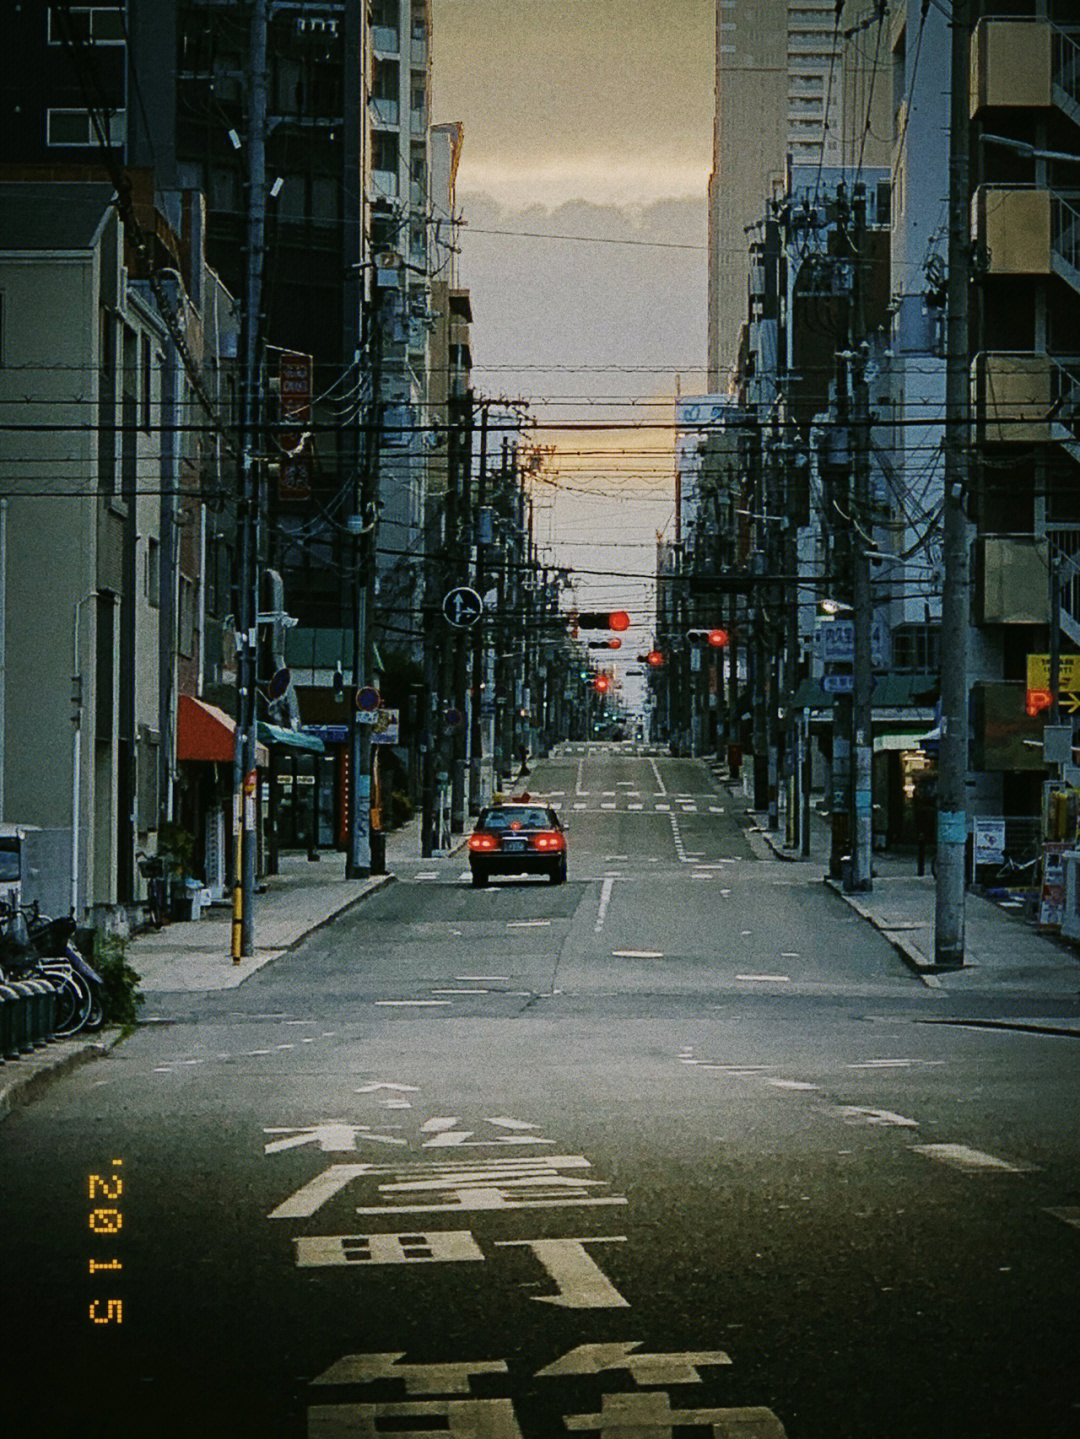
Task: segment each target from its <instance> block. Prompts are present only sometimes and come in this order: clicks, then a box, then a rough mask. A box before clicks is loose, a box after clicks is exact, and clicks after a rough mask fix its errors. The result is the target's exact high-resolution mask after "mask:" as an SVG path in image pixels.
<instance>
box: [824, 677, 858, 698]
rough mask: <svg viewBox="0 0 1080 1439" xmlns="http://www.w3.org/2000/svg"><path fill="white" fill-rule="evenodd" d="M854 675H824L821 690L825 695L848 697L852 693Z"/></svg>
mask: <svg viewBox="0 0 1080 1439" xmlns="http://www.w3.org/2000/svg"><path fill="white" fill-rule="evenodd" d="M854 680H855V677H854V675H845V674H839V675H824V676H823V677H822V681H821V688H822V689H823V690H824V691H825V693H826V694H827V695H849V694H851V693H852V692H853V691H854V688H855V683H854Z"/></svg>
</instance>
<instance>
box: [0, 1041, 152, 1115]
mask: <svg viewBox="0 0 1080 1439" xmlns="http://www.w3.org/2000/svg"><path fill="white" fill-rule="evenodd" d="M123 1038H124V1034H123V1031H117V1033H116V1034H115V1035H114V1036H112V1037H111V1038H109V1039H96V1040H88V1041H87V1042H86V1043H82V1042H80V1041H77V1040H76V1041H72V1042H73V1043H75V1044H76V1045H77V1048H75V1049H73V1050H69V1051H68V1052H67V1053H66V1054H61V1055H58V1056H57V1057H56V1059H55V1060H53V1061H52V1063H48V1062H45V1063H44V1064H43V1065H42V1067H41V1068H39V1069H35V1070H33V1071H32V1073H29V1074H23V1075H19V1074H14V1075H13V1077H12V1080H11V1082H10V1083H8V1084H4V1085H3V1086H2V1087H0V1120H2V1119H6V1118H7V1116H8V1115H9V1114H10V1113H11V1111H12V1110H13V1109H15V1108H16V1107H17V1106H19V1105H23V1104H29V1103H30V1102H31V1101H32V1100H34V1099H36V1098H37V1097H38V1095H39V1094H42V1093H44V1091H45V1090H46V1089H47V1088H48V1087H49V1085H50V1084H52V1083H53V1082H54V1081H55V1080H57V1079H62V1078H63V1076H64V1075H65V1074H70V1073H71V1071H72V1070H73V1069H78V1068H79V1067H80V1066H81V1065H83V1064H86V1063H87V1062H88V1061H89V1060H91V1059H101V1058H102V1057H103V1056H104V1055H106V1054H108V1053H110V1051H111V1050H113V1049H115V1048H116V1046H117V1045H118V1044H119V1043H120V1042H121V1040H122V1039H123ZM55 1043H57V1044H63V1043H65V1041H64V1040H56V1041H55ZM38 1053H39V1054H40V1059H41V1060H42V1061H47V1056H46V1055H45V1054H44V1053H43V1052H38ZM34 1057H35V1056H34V1055H26V1056H25V1058H26V1059H29V1060H30V1061H31V1062H33V1059H34ZM13 1062H14V1063H16V1064H18V1063H22V1062H23V1061H21V1060H15V1061H13ZM5 1068H6V1062H5ZM0 1073H2V1071H0Z"/></svg>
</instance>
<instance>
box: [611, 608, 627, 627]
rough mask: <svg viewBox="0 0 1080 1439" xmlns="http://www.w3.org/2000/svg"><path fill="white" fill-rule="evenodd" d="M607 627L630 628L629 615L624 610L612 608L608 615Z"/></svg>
mask: <svg viewBox="0 0 1080 1439" xmlns="http://www.w3.org/2000/svg"><path fill="white" fill-rule="evenodd" d="M607 622H608V629H611V630H628V629H629V628H630V616H629V615H628V614H627V613H626V611H625V610H612V612H611V614H609V615H608V620H607Z"/></svg>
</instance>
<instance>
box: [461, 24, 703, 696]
mask: <svg viewBox="0 0 1080 1439" xmlns="http://www.w3.org/2000/svg"><path fill="white" fill-rule="evenodd" d="M714 16H715V7H714V4H713V0H667V3H663V4H661V3H656V0H434V15H433V50H434V62H433V79H434V107H433V119H434V120H435V121H436V122H444V121H449V120H460V121H462V122H463V124H464V131H465V143H464V149H463V152H462V160H461V168H460V170H459V173H458V206H459V209H460V210H461V211H462V212H463V215H464V219H465V221H466V228H465V230H464V231H463V234H462V241H461V244H462V254H461V257H460V266H459V282H460V283H461V284H464V285H467V286H468V287H469V289H470V290H471V294H472V305H473V315H474V326H473V346H472V349H473V362H474V366H475V369H474V382H475V385H476V388H477V389H478V390H480V391H482V392H484V393H486V394H495V395H507V396H522V397H524V398H527V399H530V400H531V401H532V410H533V413H534V414H535V415H536V417H537V418H538V419H539V420H540V421H541V423H544V422H548V423H551V424H554V423H556V422H563V423H565V422H570V423H575V422H577V423H581V422H593V423H595V422H597V421H608V422H611V421H616V422H618V423H619V424H622V425H626V424H627V423H636V422H642V421H644V422H652V423H653V424H656V423H662V422H670V420H671V417H672V410H671V406H670V403H667V404H663V405H659V406H658V405H657V404H656V403H655V401H656V399H657V398H658V397H663V398H664V399H666V400H668V401H670V397H671V396H673V395H674V393H675V390H676V387H677V386H678V385H681V388H682V391H683V393H695V392H699V391H700V390H701V388H702V386H703V383H704V376H703V366H704V358H705V295H706V268H705V249H704V245H705V234H706V216H705V195H706V184H707V180H708V173H709V167H710V163H711V154H712V109H713V67H714V60H713V42H714ZM507 230H509V231H514V232H516V233H515V234H514V235H506V234H499V233H495V232H498V231H507ZM522 232H532V234H531V235H528V236H526V235H524V234H522ZM535 235H545V236H554V235H558V236H589V237H594V241H595V242H593V243H585V242H583V241H581V240H575V239H551V238H543V239H541V238H533V236H535ZM628 240H632V241H635V242H637V243H635V244H625V243H611V242H612V241H619V242H622V241H628ZM544 438H545V439H546V440H547V441H548V442H550V443H554V444H555V445H556V447H557V455H556V457H555V459H554V461H553V462H552V465H553V468H554V469H555V470H556V471H557V484H556V485H551V484H547V485H543V486H538V487H537V525H536V533H537V537H538V539H539V540H541V541H542V542H544V543H546V544H549V545H550V546H551V557H552V558H553V559H554V560H555V561H556V562H557V563H559V564H566V565H570V566H572V567H574V569H575V570H577V571H578V572H579V575H578V585H577V588H578V594H579V596H580V597H581V600H582V602H583V603H587V604H588V605H589V606H590V607H597V608H603V607H607V606H608V605H609V604H610V605H613V606H619V607H622V608H627V609H630V610H631V612H632V613H633V614H634V617H635V620H637V619H638V617H639V616H640V617H641V621H642V625H641V629H640V633H636V634H634V635H633V636H632V637H631V640H630V642H629V643H628V645H627V646H626V648H627V650H628V651H629V650H632V649H633V648H635V643H636V642H638V641H643V642H647V639H648V634H649V625H650V617H651V615H650V612H651V608H652V603H653V601H652V590H651V587H650V586H648V584H647V583H644V582H643V581H641V580H634V579H624V578H622V577H621V576H620V575H619V574H617V573H613V574H612V575H611V577H609V578H605V576H604V575H603V573H601V574H588V573H584V572H586V571H601V572H603V571H607V570H610V571H612V572H630V573H633V574H640V575H649V574H651V573H652V572H653V569H654V565H655V533H656V531H657V530H658V529H661V530H670V526H671V521H672V517H673V482H672V439H671V433H670V431H669V430H667V429H659V430H657V429H653V430H638V431H631V430H614V431H613V430H601V431H584V432H583V431H581V430H576V431H566V430H553V431H551V432H550V433H549V434H548V435H546V436H544ZM634 688H636V687H634Z"/></svg>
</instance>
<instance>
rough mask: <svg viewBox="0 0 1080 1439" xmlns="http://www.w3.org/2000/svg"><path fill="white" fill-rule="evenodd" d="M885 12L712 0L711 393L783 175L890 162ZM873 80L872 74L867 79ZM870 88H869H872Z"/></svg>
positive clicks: (742, 313) (770, 0)
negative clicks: (764, 207)
mask: <svg viewBox="0 0 1080 1439" xmlns="http://www.w3.org/2000/svg"><path fill="white" fill-rule="evenodd" d="M887 50H888V35H887V24H886V22H885V19H884V7H883V6H881V5H879V4H878V3H876V0H858V3H855V4H849V5H846V6H844V7H843V11H842V13H841V9H840V7H839V6H837V4H836V3H835V0H717V5H716V112H715V124H714V131H713V168H712V173H711V175H710V177H709V200H708V212H709V239H708V246H709V259H708V264H709V300H708V306H709V315H708V361H707V368H708V387H709V390H710V391H711V392H712V393H714V394H715V393H723V392H725V391H726V390H727V389H728V386H729V382H730V380H731V378H732V376H733V375H734V372H735V363H736V359H737V355H738V347H739V332H740V328H741V326H742V324H743V322H744V321H745V319H746V296H747V283H748V279H749V273H750V264H749V259H748V243H749V232H750V230H751V228H752V227H754V226H755V225H756V224H757V223H758V221H759V220H760V216H761V203H762V199H763V197H768V196H770V195H771V193H772V191H773V187H774V186H776V185H782V184H783V183H784V180H785V171H786V166H787V164H788V163H789V161H790V163H792V164H794V165H799V166H807V165H829V166H837V165H849V166H857V165H859V164H863V163H865V164H867V165H875V164H878V165H879V164H883V163H886V162H887V154H886V150H887V140H886V139H885V138H884V137H885V136H886V129H885V124H886V117H887V108H888V98H887V85H886V79H887V77H886V74H885V71H886V70H887V67H888V54H887ZM875 72H881V73H880V74H877V75H876V76H875ZM875 79H876V83H875Z"/></svg>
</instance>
